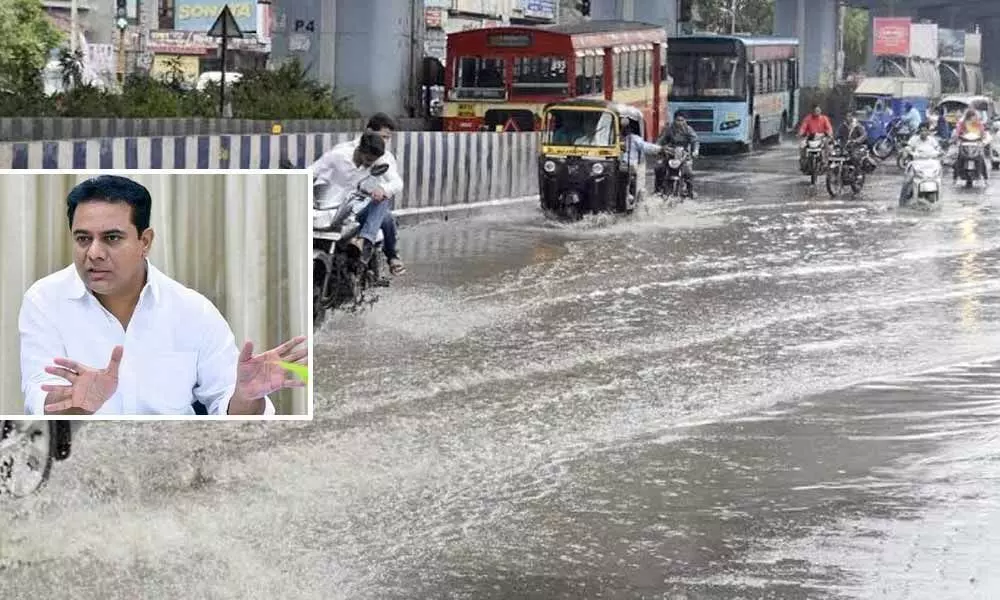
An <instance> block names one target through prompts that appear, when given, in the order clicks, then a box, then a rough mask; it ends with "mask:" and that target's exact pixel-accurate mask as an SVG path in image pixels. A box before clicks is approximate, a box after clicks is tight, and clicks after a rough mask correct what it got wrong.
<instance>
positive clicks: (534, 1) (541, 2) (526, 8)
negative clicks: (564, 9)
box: [521, 0, 558, 21]
mask: <svg viewBox="0 0 1000 600" xmlns="http://www.w3.org/2000/svg"><path fill="white" fill-rule="evenodd" d="M557 4H558V2H557V1H556V0H521V12H522V14H523V15H524V16H525V17H527V18H529V19H546V20H549V21H555V20H556V5H557Z"/></svg>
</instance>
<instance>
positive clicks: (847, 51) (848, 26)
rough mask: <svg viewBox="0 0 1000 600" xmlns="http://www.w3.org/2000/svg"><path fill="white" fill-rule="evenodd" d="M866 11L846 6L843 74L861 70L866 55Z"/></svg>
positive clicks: (865, 60)
mask: <svg viewBox="0 0 1000 600" xmlns="http://www.w3.org/2000/svg"><path fill="white" fill-rule="evenodd" d="M868 29H869V28H868V11H867V10H865V9H863V8H848V9H847V14H846V15H845V17H844V74H845V75H846V74H848V73H857V72H860V71H863V70H864V68H865V63H866V62H867V56H868V39H869V37H868V33H869V31H868Z"/></svg>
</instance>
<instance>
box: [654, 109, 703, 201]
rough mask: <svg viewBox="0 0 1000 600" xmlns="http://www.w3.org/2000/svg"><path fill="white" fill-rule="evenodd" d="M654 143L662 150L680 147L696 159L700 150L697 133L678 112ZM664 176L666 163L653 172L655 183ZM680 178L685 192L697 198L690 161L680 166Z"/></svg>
mask: <svg viewBox="0 0 1000 600" xmlns="http://www.w3.org/2000/svg"><path fill="white" fill-rule="evenodd" d="M656 143H657V144H659V145H660V146H662V147H664V148H669V147H671V146H680V147H682V148H684V149H685V150H687V151H688V152H689V153H690V154H691V157H692V158H698V155H699V153H700V150H701V144H700V143H699V141H698V132H696V131H695V130H694V128H692V127H691V126H690V125H688V122H687V119H686V118H685V117H684V115H682V114H681V113H679V112H678V113H675V114H674V120H673V122H672V123H670V124H669V125H667V126H666V127H665V128H664V129H663V131H662V132H661V133H660V137H659V139H657V140H656ZM666 174H667V165H666V163H662V164H659V165H657V167H656V170H655V172H654V175H655V177H656V181H657V182H660V181H663V178H664V177H666ZM681 176H682V177H683V178H684V182H685V183H686V184H687V190H688V193H689V194H690V195H691V197H692V198H695V197H697V194H695V191H694V168H693V167H692V161H690V160H687V161H684V164H682V165H681Z"/></svg>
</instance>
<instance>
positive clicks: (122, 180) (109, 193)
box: [66, 175, 153, 234]
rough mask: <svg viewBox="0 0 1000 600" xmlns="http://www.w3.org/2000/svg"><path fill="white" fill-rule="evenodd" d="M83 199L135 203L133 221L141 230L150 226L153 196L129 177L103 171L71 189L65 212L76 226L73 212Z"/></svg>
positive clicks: (86, 200) (133, 205) (139, 230)
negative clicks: (104, 173) (106, 173)
mask: <svg viewBox="0 0 1000 600" xmlns="http://www.w3.org/2000/svg"><path fill="white" fill-rule="evenodd" d="M84 202H110V203H112V204H117V203H119V202H124V203H125V204H128V205H129V206H131V207H132V224H133V225H135V228H136V230H137V231H138V232H139V233H140V234H141V233H142V232H143V231H146V230H147V229H149V217H150V214H151V213H152V208H153V199H152V197H151V196H150V195H149V190H147V189H146V187H145V186H143V185H142V184H141V183H139V182H137V181H133V180H131V179H129V178H128V177H120V176H118V175H101V176H99V177H93V178H91V179H88V180H86V181H83V182H81V183H78V184H77V185H76V187H74V188H73V189H72V190H70V192H69V195H67V196H66V216H68V217H69V226H70V228H72V227H73V215H75V214H76V207H77V206H79V205H81V204H83V203H84Z"/></svg>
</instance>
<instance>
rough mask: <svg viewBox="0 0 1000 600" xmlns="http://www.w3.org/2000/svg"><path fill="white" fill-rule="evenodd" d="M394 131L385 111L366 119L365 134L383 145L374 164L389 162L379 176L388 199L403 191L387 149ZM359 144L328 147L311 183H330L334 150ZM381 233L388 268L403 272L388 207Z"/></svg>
mask: <svg viewBox="0 0 1000 600" xmlns="http://www.w3.org/2000/svg"><path fill="white" fill-rule="evenodd" d="M395 131H396V123H395V121H393V120H392V118H391V117H389V115H387V114H385V113H376V114H374V115H372V117H371V118H370V119H368V123H367V125H365V133H374V134H376V135H378V136H379V137H380V138H382V142H383V143H384V145H385V151H384V152H383V153H382V156H381V157H380V158H379V159H378V160H377V161H375V163H374V164H376V165H377V164H386V165H389V170H387V171H386V172H385V173H384V174H383V175H381V177H380V178H379V179H380V184H381V185H380V186H379V187H380V189H381V194H383V195H384V196H387V197H389V198H393V197H395V196H397V195H399V194H400V193H402V191H403V178H402V177H401V176H400V174H399V166H398V165H397V163H396V157H395V156H393V154H392V152H390V151H389V143H390V142H391V141H392V134H393V132H395ZM360 143H361V138H360V137H359V138H356V139H354V140H352V141H349V142H343V143H341V144H337V145H336V146H334V147H333V148H332V149H331V150H329V151H327V152H326V153H325V154H323V156H321V157H319V159H318V160H317V161H316V162H314V163H313V164H312V167H311V168H312V171H313V183H314V184H315V185H326V184H329V183H330V181H329V180H330V176H331V173H332V172H331V169H332V165H333V161H334V160H335V158H334V157H335V156H337V155H336V154H334V152H335V151H337V150H338V148H339V150H340V152H344V151H345V150H346V149H350V150H351V151H353V150H354V149H355V148H357V147H358V145H359V144H360ZM381 229H382V235H383V238H384V239H383V244H382V251H383V253H384V254H385V258H386V260H387V261H388V262H389V271H390V272H391V273H392V274H393V275H402V274H403V273H405V272H406V267H405V266H404V265H403V261H402V260H400V258H399V251H398V249H397V245H396V244H397V240H398V239H399V235H398V232H397V231H396V219H395V218H394V217H393V216H392V212H391V210H390V211H388V212H387V213H386V215H385V216H384V217H383V219H382V226H381Z"/></svg>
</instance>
